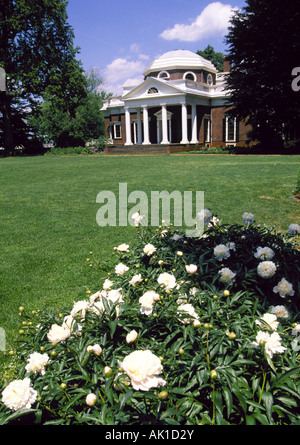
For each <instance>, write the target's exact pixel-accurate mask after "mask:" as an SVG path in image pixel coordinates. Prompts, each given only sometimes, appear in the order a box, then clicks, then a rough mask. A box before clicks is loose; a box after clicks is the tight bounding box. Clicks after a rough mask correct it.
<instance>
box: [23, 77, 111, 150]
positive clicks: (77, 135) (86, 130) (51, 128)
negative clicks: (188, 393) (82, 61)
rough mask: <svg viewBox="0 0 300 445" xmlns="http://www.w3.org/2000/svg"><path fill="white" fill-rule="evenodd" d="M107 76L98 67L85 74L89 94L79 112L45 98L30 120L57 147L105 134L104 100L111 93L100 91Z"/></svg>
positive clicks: (86, 140) (41, 135)
mask: <svg viewBox="0 0 300 445" xmlns="http://www.w3.org/2000/svg"><path fill="white" fill-rule="evenodd" d="M102 83H103V79H102V78H101V76H100V75H99V73H98V72H97V70H95V69H90V70H89V71H87V72H86V73H85V85H86V96H85V97H84V98H82V99H81V100H80V102H79V103H78V105H77V107H76V108H75V110H74V111H75V112H74V113H73V114H72V113H70V111H69V110H64V109H63V107H59V106H57V99H56V98H55V97H54V98H53V99H54V103H53V102H52V100H51V97H50V99H49V100H46V101H43V102H42V103H41V105H40V107H39V108H38V110H37V112H35V113H33V115H32V117H31V119H30V123H31V125H32V126H33V127H34V129H35V132H36V133H37V135H38V136H39V137H40V138H41V139H43V140H44V141H45V142H48V143H50V142H51V143H53V144H54V145H55V146H60V147H67V146H72V145H74V144H75V145H83V144H85V142H88V141H91V140H92V139H99V137H100V136H103V135H104V117H103V113H102V111H101V108H102V105H103V100H105V99H106V98H107V97H108V95H107V94H106V93H105V92H104V91H101V90H99V88H100V87H101V84H102Z"/></svg>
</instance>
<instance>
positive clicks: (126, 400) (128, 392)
mask: <svg viewBox="0 0 300 445" xmlns="http://www.w3.org/2000/svg"><path fill="white" fill-rule="evenodd" d="M133 393H134V391H133V389H130V390H129V391H127V392H126V393H125V394H124V396H123V397H122V400H121V403H120V410H122V409H123V407H124V406H125V405H126V402H128V400H129V399H130V398H131V397H132V395H133Z"/></svg>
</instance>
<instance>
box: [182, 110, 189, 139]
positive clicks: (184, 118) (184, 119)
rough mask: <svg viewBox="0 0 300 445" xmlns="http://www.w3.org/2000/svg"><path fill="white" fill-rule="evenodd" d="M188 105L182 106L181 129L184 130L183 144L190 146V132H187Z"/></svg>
mask: <svg viewBox="0 0 300 445" xmlns="http://www.w3.org/2000/svg"><path fill="white" fill-rule="evenodd" d="M187 119H188V117H187V105H186V104H181V128H182V139H181V141H180V143H181V144H188V143H189V141H188V131H187Z"/></svg>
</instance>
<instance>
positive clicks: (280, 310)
mask: <svg viewBox="0 0 300 445" xmlns="http://www.w3.org/2000/svg"><path fill="white" fill-rule="evenodd" d="M271 314H275V315H276V317H277V318H289V313H288V311H287V309H286V308H285V306H281V305H278V306H272V307H271Z"/></svg>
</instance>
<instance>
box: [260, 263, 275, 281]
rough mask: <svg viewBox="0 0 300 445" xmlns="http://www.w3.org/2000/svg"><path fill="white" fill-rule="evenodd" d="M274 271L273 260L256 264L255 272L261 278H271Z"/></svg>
mask: <svg viewBox="0 0 300 445" xmlns="http://www.w3.org/2000/svg"><path fill="white" fill-rule="evenodd" d="M275 272H276V265H275V263H273V261H262V262H261V263H260V264H259V265H258V266H257V273H258V275H259V276H260V277H262V278H271V277H273V275H274V274H275Z"/></svg>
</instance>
